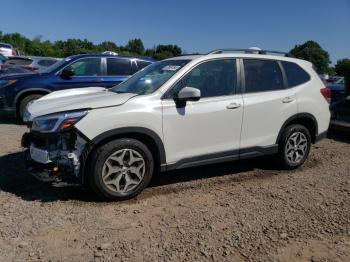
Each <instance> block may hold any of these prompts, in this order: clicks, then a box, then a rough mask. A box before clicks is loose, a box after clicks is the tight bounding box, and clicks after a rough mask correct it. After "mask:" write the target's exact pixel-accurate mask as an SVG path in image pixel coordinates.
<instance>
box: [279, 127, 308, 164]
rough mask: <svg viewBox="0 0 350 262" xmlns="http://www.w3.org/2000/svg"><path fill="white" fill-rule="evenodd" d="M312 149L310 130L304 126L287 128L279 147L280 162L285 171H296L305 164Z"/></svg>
mask: <svg viewBox="0 0 350 262" xmlns="http://www.w3.org/2000/svg"><path fill="white" fill-rule="evenodd" d="M310 147H311V136H310V132H309V130H308V129H307V128H306V127H304V126H302V125H298V124H295V125H290V126H288V127H286V128H285V130H284V132H283V134H282V137H281V140H280V142H279V147H278V155H277V158H278V162H279V164H280V165H281V167H282V168H284V169H296V168H298V167H300V166H301V165H302V164H304V162H305V160H306V159H307V157H308V155H309V152H310Z"/></svg>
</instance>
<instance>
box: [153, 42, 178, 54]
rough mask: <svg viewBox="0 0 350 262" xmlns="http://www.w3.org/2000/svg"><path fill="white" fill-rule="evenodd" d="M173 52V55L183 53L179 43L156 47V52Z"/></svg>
mask: <svg viewBox="0 0 350 262" xmlns="http://www.w3.org/2000/svg"><path fill="white" fill-rule="evenodd" d="M165 52H167V53H171V54H172V56H178V55H181V53H182V50H181V48H180V47H178V46H177V45H158V46H157V47H156V53H165Z"/></svg>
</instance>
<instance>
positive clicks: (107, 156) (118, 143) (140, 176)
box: [87, 138, 154, 200]
mask: <svg viewBox="0 0 350 262" xmlns="http://www.w3.org/2000/svg"><path fill="white" fill-rule="evenodd" d="M153 171H154V161H153V156H152V153H151V151H150V150H149V149H148V148H147V146H146V145H145V144H143V143H142V142H140V141H138V140H136V139H131V138H123V139H116V140H113V141H111V142H108V143H106V144H104V145H102V146H101V147H100V148H98V149H97V150H95V151H94V152H93V153H92V156H91V161H90V165H89V169H88V171H87V182H88V185H89V186H90V187H91V189H92V190H93V191H94V192H95V193H97V194H98V195H99V196H100V197H102V198H103V199H105V200H126V199H130V198H133V197H135V196H136V195H138V194H139V193H140V192H141V191H142V190H143V189H144V188H145V187H146V186H147V185H148V184H149V182H150V180H151V178H152V175H153Z"/></svg>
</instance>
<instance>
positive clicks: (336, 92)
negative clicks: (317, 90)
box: [327, 77, 345, 102]
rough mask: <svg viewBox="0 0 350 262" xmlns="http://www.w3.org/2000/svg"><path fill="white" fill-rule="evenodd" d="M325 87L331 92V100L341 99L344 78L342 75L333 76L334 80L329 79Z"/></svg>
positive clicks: (343, 91) (343, 93) (343, 89)
mask: <svg viewBox="0 0 350 262" xmlns="http://www.w3.org/2000/svg"><path fill="white" fill-rule="evenodd" d="M327 87H328V88H329V89H330V90H331V93H332V102H336V101H338V100H341V99H342V98H344V96H345V80H344V77H338V78H335V79H334V81H332V80H331V81H329V82H328V83H327Z"/></svg>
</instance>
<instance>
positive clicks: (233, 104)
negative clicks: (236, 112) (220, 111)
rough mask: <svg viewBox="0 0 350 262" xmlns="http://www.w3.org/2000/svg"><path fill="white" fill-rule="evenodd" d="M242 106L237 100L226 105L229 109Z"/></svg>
mask: <svg viewBox="0 0 350 262" xmlns="http://www.w3.org/2000/svg"><path fill="white" fill-rule="evenodd" d="M239 107H241V104H238V103H235V102H232V103H230V104H229V105H227V106H226V108H227V109H236V108H239Z"/></svg>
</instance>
